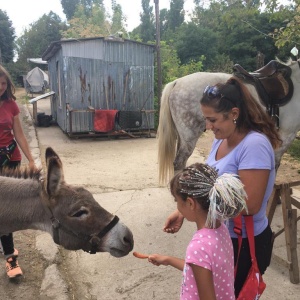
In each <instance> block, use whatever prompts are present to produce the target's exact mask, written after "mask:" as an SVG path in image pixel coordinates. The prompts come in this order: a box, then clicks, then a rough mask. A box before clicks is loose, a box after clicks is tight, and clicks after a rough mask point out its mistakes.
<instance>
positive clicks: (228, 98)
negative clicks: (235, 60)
mask: <svg viewBox="0 0 300 300" xmlns="http://www.w3.org/2000/svg"><path fill="white" fill-rule="evenodd" d="M200 103H201V105H203V106H208V107H211V108H213V109H214V110H215V111H216V112H217V113H223V114H224V116H225V117H226V116H227V113H229V112H230V111H231V109H232V108H234V107H237V108H239V111H240V114H239V117H238V119H237V120H236V126H237V129H239V130H245V129H246V130H254V131H257V132H261V133H263V134H265V135H266V136H267V137H268V138H269V140H270V142H271V144H272V146H273V148H274V149H276V148H277V147H279V146H280V145H281V143H282V140H281V138H280V135H279V133H278V131H277V129H276V126H275V124H274V122H273V120H272V119H271V117H270V116H269V115H268V114H267V113H266V112H265V111H264V109H263V107H262V106H261V105H260V104H259V102H258V101H256V100H255V98H254V97H253V96H252V95H251V93H250V92H249V90H248V89H247V87H246V86H245V85H244V84H243V83H242V82H241V81H240V80H239V79H238V78H236V77H231V78H230V79H229V80H228V81H227V82H226V83H225V84H221V83H219V84H216V85H215V86H212V87H207V88H206V89H205V91H204V93H203V96H202V99H201V100H200Z"/></svg>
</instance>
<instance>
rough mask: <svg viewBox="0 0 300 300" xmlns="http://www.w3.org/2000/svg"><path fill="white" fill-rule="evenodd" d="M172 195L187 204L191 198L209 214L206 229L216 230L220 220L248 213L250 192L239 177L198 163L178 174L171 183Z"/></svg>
mask: <svg viewBox="0 0 300 300" xmlns="http://www.w3.org/2000/svg"><path fill="white" fill-rule="evenodd" d="M170 189H171V193H172V195H173V196H174V197H175V196H179V197H180V198H181V199H182V200H183V201H186V199H187V198H188V197H191V198H193V199H194V200H195V201H197V202H198V203H199V204H200V205H201V207H202V209H203V210H206V211H208V215H207V220H206V226H208V227H213V228H215V226H216V221H217V220H220V221H225V220H228V219H231V218H234V217H236V216H237V215H239V214H240V213H241V212H242V210H244V209H245V210H246V211H247V205H246V201H245V200H246V198H247V195H246V192H245V190H244V186H243V184H242V182H241V181H240V180H239V178H238V176H237V175H235V174H227V173H225V174H223V175H221V176H218V173H217V170H216V169H215V168H213V167H210V166H208V165H207V164H201V163H196V164H193V165H191V166H189V167H187V168H185V169H184V170H183V171H182V172H179V173H177V174H176V175H175V176H174V177H173V178H172V180H171V182H170Z"/></svg>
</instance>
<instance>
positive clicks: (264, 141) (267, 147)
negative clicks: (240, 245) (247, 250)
mask: <svg viewBox="0 0 300 300" xmlns="http://www.w3.org/2000/svg"><path fill="white" fill-rule="evenodd" d="M221 142H222V140H217V139H215V140H214V142H213V145H212V149H211V151H210V154H209V156H208V159H207V161H206V163H207V164H208V165H210V166H212V167H215V168H216V169H217V170H218V174H219V175H222V174H223V173H231V174H238V171H239V170H249V169H262V170H270V176H269V180H268V185H267V188H266V192H265V195H264V199H263V203H262V206H261V208H260V210H259V212H258V213H257V214H255V215H254V216H253V221H254V235H255V236H256V235H258V234H260V233H262V232H263V231H264V230H265V228H266V227H267V225H268V219H267V216H266V208H267V202H268V199H269V198H270V196H271V193H272V190H273V187H274V183H275V177H276V171H275V155H274V150H273V148H272V145H271V143H270V141H269V139H268V138H267V137H266V136H265V135H264V134H262V133H259V132H255V131H250V132H249V133H248V134H247V135H246V136H245V137H244V139H243V140H242V141H241V142H240V143H239V144H238V145H237V146H236V147H235V148H234V149H233V150H232V151H231V152H229V153H228V154H227V155H226V156H224V157H223V158H221V159H219V160H216V153H217V151H218V148H219V146H220V144H221ZM233 226H234V225H233V220H230V221H229V232H230V236H231V237H237V235H236V234H235V233H234V232H233ZM242 230H243V237H246V236H247V235H246V229H245V224H244V220H243V229H242Z"/></svg>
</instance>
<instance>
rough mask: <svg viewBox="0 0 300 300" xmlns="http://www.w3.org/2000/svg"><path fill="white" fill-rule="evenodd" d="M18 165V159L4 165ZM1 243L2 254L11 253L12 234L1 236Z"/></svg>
mask: <svg viewBox="0 0 300 300" xmlns="http://www.w3.org/2000/svg"><path fill="white" fill-rule="evenodd" d="M19 165H20V161H10V162H9V163H8V164H7V165H6V166H5V167H8V168H10V169H15V168H17V167H18V166H19ZM0 239H1V244H2V248H3V253H4V256H7V255H10V254H13V253H14V251H15V246H14V239H13V234H12V233H9V234H8V235H3V236H1V238H0Z"/></svg>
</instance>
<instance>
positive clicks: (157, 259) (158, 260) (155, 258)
mask: <svg viewBox="0 0 300 300" xmlns="http://www.w3.org/2000/svg"><path fill="white" fill-rule="evenodd" d="M167 259H168V256H166V255H160V254H150V255H149V257H148V261H149V262H150V263H152V264H153V265H155V266H160V265H164V266H168V262H167Z"/></svg>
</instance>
